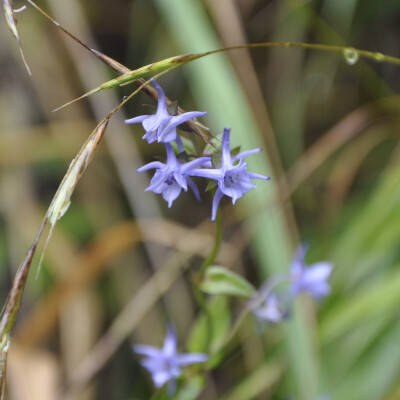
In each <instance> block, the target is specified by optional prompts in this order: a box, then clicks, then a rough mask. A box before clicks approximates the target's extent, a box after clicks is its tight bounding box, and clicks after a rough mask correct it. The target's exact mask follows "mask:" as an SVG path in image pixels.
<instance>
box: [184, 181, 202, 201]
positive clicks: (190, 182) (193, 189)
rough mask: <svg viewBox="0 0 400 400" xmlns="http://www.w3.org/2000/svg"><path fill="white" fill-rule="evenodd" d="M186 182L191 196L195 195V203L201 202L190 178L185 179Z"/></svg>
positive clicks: (197, 190)
mask: <svg viewBox="0 0 400 400" xmlns="http://www.w3.org/2000/svg"><path fill="white" fill-rule="evenodd" d="M186 182H187V184H188V185H189V187H190V189H191V190H192V192H193V194H194V195H195V197H196V199H197V201H201V197H200V193H199V189H197V186H196V184H195V183H194V182H193V181H192V180H191V179H190V178H186Z"/></svg>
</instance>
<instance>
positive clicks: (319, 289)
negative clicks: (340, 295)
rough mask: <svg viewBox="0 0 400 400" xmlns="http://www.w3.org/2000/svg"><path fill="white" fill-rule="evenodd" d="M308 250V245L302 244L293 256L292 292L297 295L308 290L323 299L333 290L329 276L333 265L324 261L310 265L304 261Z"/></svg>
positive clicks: (316, 297) (291, 272) (317, 297)
mask: <svg viewBox="0 0 400 400" xmlns="http://www.w3.org/2000/svg"><path fill="white" fill-rule="evenodd" d="M306 250H307V248H306V246H304V245H300V246H299V247H298V248H297V250H296V252H295V255H294V257H293V260H292V265H291V268H290V276H291V285H292V286H291V293H292V296H293V297H295V296H297V295H298V294H299V293H300V292H306V293H308V294H309V295H310V296H311V297H313V298H315V299H321V298H323V297H325V296H326V295H328V294H329V293H330V292H331V288H330V286H329V283H328V278H329V276H330V274H331V272H332V268H333V265H332V264H331V263H329V262H327V261H322V262H318V263H315V264H312V265H310V266H308V265H307V264H306V263H305V261H304V257H305V253H306Z"/></svg>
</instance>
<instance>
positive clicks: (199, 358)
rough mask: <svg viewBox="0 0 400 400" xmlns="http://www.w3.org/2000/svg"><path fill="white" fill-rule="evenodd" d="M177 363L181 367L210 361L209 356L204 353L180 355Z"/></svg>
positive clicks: (176, 358)
mask: <svg viewBox="0 0 400 400" xmlns="http://www.w3.org/2000/svg"><path fill="white" fill-rule="evenodd" d="M175 360H176V362H177V363H178V365H180V366H184V365H190V364H195V363H200V362H206V361H207V360H208V356H207V354H203V353H184V354H178V355H177V356H176V357H175Z"/></svg>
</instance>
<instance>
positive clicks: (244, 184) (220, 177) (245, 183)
mask: <svg viewBox="0 0 400 400" xmlns="http://www.w3.org/2000/svg"><path fill="white" fill-rule="evenodd" d="M229 142H230V130H229V129H227V128H225V129H224V133H223V135H222V154H221V167H220V168H214V169H205V168H200V169H195V170H192V171H190V172H187V174H188V175H191V176H201V177H203V178H209V179H214V180H216V181H217V182H218V189H217V190H216V192H215V195H214V199H213V205H212V214H211V220H212V221H215V218H216V216H217V209H218V205H219V202H220V201H221V198H222V196H224V195H225V196H229V197H231V198H232V204H235V202H236V200H237V199H239V198H240V197H242V196H243V195H244V194H245V193H247V192H248V191H249V190H250V189H252V188H254V187H257V186H256V185H255V184H254V183H253V182H252V181H251V180H252V179H264V180H269V179H270V178H269V177H268V176H264V175H259V174H255V173H252V172H246V169H247V163H246V162H245V161H244V158H245V157H247V156H249V155H251V154H255V153H258V152H260V151H261V149H254V150H248V151H244V152H242V153H239V154H238V155H236V156H234V157H232V156H231V152H230V144H229Z"/></svg>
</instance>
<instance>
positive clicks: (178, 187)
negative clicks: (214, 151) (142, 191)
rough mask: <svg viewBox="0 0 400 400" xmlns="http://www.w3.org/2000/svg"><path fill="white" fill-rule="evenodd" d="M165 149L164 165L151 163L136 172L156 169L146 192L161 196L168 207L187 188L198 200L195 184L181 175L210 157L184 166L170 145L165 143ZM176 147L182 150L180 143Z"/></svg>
mask: <svg viewBox="0 0 400 400" xmlns="http://www.w3.org/2000/svg"><path fill="white" fill-rule="evenodd" d="M165 147H166V150H167V163H166V164H164V163H162V162H160V161H153V162H151V163H149V164H146V165H144V166H143V167H141V168H139V169H138V170H137V172H143V171H147V170H149V169H156V172H155V174H154V176H153V178H152V179H151V181H150V185H149V187H147V188H146V191H153V192H154V193H159V194H162V196H163V198H164V200H165V201H166V202H167V203H168V207H171V206H172V203H173V202H174V200H175V199H176V198H177V197H178V196H179V195H180V193H181V191H182V189H183V190H184V191H185V192H186V191H187V187H188V186H189V187H190V189H191V190H192V192H193V193H194V195H195V196H196V198H197V199H198V200H200V195H199V190H198V189H197V187H196V185H195V183H194V182H193V181H192V179H190V178H189V177H188V176H186V175H182V173H183V172H187V171H189V170H190V169H192V168H196V167H197V166H200V165H203V164H204V163H206V162H209V160H210V157H200V158H198V159H196V160H193V161H190V162H188V163H186V164H181V163H180V162H179V161H178V159H177V158H176V155H175V152H174V149H173V148H172V145H171V144H169V143H165ZM178 147H180V148H181V149H182V150H183V146H182V144H181V142H180V141H178Z"/></svg>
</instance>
